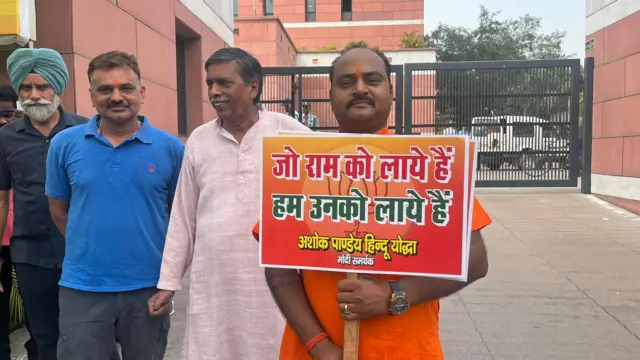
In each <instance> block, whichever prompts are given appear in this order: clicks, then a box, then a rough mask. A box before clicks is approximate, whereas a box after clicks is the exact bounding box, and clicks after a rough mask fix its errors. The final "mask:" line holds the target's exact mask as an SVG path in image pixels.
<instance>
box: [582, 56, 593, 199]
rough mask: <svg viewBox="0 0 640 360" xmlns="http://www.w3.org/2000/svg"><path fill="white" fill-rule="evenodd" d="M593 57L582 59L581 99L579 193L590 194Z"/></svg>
mask: <svg viewBox="0 0 640 360" xmlns="http://www.w3.org/2000/svg"><path fill="white" fill-rule="evenodd" d="M593 67H594V59H593V57H588V58H586V59H584V95H583V98H582V106H584V110H583V114H582V115H583V118H582V178H581V184H580V192H582V193H583V194H591V150H592V145H593V144H592V140H593Z"/></svg>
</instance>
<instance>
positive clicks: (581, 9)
mask: <svg viewBox="0 0 640 360" xmlns="http://www.w3.org/2000/svg"><path fill="white" fill-rule="evenodd" d="M480 5H484V6H485V7H486V8H488V9H489V11H498V10H501V11H502V14H501V15H500V18H505V19H507V18H517V17H519V16H522V15H525V14H527V13H528V14H529V15H532V16H536V17H540V18H542V32H545V33H550V32H552V31H554V30H560V31H565V32H566V34H567V35H566V36H565V39H564V45H563V50H564V52H565V53H566V54H575V55H573V57H574V58H580V59H581V58H584V53H585V50H584V48H585V31H586V30H585V7H586V6H585V0H424V8H425V10H424V23H425V26H424V27H425V33H428V32H430V31H431V30H433V29H434V28H435V27H437V26H438V24H439V23H443V24H448V25H453V26H464V27H469V28H475V27H476V25H477V19H478V14H479V13H480Z"/></svg>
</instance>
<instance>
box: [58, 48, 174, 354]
mask: <svg viewBox="0 0 640 360" xmlns="http://www.w3.org/2000/svg"><path fill="white" fill-rule="evenodd" d="M88 75H89V82H90V93H91V100H92V102H93V106H94V107H95V108H96V110H97V112H98V115H96V116H94V117H93V118H91V119H90V120H89V122H88V123H87V124H86V125H83V126H78V127H76V128H72V129H69V130H68V131H63V132H61V133H60V134H59V135H58V136H57V137H56V138H55V139H54V140H53V141H52V142H51V146H50V149H49V154H48V157H47V181H46V194H47V196H48V197H49V202H50V208H51V216H52V218H53V220H54V222H55V224H56V226H57V227H58V228H59V229H60V232H61V233H62V234H65V237H66V255H65V259H64V264H63V268H62V269H63V270H62V278H61V280H60V340H59V342H58V359H65V360H86V359H92V360H109V359H110V357H111V349H112V348H113V341H114V339H115V338H116V337H117V338H118V339H119V340H120V344H121V347H122V353H123V354H122V355H123V358H124V359H132V360H155V359H162V358H163V356H164V351H165V348H166V341H167V334H168V330H169V315H168V314H166V315H164V316H160V317H155V316H154V317H152V316H150V315H149V313H148V306H147V300H148V299H149V298H150V297H151V296H152V295H153V294H155V293H156V292H157V289H156V285H157V283H158V277H159V274H160V264H161V261H162V251H163V249H164V242H165V235H166V231H167V226H168V223H169V214H170V211H171V203H172V200H173V196H174V193H175V188H176V183H177V181H178V174H179V171H180V167H181V164H182V157H183V153H184V146H183V144H182V142H181V141H180V140H179V139H177V138H176V137H174V136H172V135H170V134H168V133H165V132H164V131H162V130H159V129H156V128H154V127H153V126H151V124H150V123H149V120H148V119H147V118H146V117H144V116H142V115H139V110H140V107H141V104H142V102H143V100H144V95H145V88H144V86H142V85H141V80H140V79H141V78H140V69H139V67H138V63H137V60H136V59H135V57H133V56H131V55H128V54H125V53H122V52H118V51H112V52H108V53H105V54H101V55H99V56H98V57H96V58H95V59H93V60H92V61H91V63H90V64H89V71H88Z"/></svg>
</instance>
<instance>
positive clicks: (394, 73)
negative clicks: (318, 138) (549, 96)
mask: <svg viewBox="0 0 640 360" xmlns="http://www.w3.org/2000/svg"><path fill="white" fill-rule="evenodd" d="M329 69H330V68H329V67H328V66H318V67H268V68H264V69H263V74H264V80H263V90H262V96H261V101H260V102H261V104H262V107H263V108H264V109H265V110H269V111H276V112H286V113H288V114H290V115H291V116H292V117H294V118H296V119H298V120H301V119H302V118H303V117H304V116H305V114H304V111H303V105H306V106H307V107H308V109H309V113H310V114H311V115H313V116H314V117H315V119H317V126H312V128H313V129H314V130H317V131H327V132H336V131H338V122H337V121H336V119H335V116H333V112H332V111H331V102H330V100H329V88H330V82H329ZM403 81H404V67H403V66H401V65H395V66H392V67H391V82H392V84H393V85H394V91H395V94H394V99H393V104H392V106H391V114H390V115H389V127H390V128H392V129H394V131H396V132H397V133H402V125H403V116H402V115H403V113H402V112H403V106H404V97H403V91H404V85H403V84H404V83H403Z"/></svg>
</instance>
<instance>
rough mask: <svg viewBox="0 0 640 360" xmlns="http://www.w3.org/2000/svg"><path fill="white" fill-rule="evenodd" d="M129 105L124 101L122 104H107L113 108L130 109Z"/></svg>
mask: <svg viewBox="0 0 640 360" xmlns="http://www.w3.org/2000/svg"><path fill="white" fill-rule="evenodd" d="M128 106H129V104H127V103H126V102H124V101H122V102H110V103H109V104H107V107H110V108H113V107H118V108H120V107H128Z"/></svg>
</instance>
